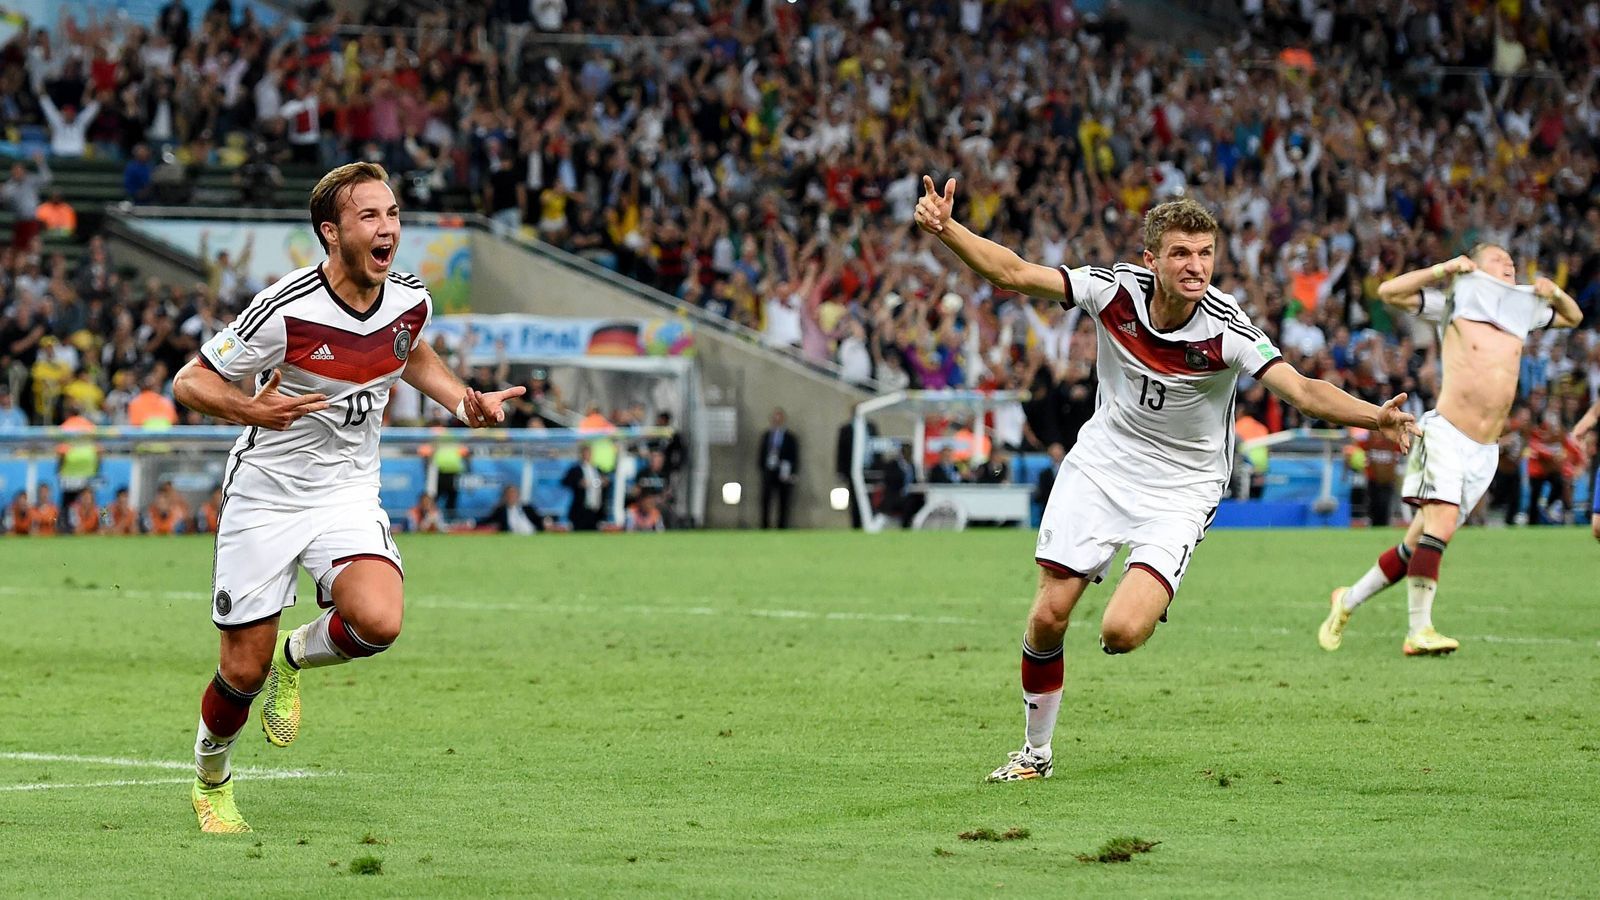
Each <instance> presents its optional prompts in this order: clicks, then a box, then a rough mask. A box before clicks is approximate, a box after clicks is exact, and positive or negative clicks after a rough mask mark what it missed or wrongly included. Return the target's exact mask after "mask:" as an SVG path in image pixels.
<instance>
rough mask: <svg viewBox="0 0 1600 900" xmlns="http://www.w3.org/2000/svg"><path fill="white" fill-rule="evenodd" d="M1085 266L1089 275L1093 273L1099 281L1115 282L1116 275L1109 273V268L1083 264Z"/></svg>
mask: <svg viewBox="0 0 1600 900" xmlns="http://www.w3.org/2000/svg"><path fill="white" fill-rule="evenodd" d="M1085 268H1086V269H1088V270H1089V274H1090V275H1093V276H1094V277H1096V278H1098V279H1100V280H1101V281H1104V282H1108V283H1115V282H1116V280H1117V279H1116V276H1114V275H1112V274H1111V270H1110V269H1107V268H1104V267H1101V266H1085Z"/></svg>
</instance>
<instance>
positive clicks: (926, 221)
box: [915, 175, 956, 234]
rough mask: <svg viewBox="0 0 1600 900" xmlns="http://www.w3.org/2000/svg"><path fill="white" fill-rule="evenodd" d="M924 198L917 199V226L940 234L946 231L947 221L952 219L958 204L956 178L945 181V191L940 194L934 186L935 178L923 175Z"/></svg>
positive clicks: (928, 231)
mask: <svg viewBox="0 0 1600 900" xmlns="http://www.w3.org/2000/svg"><path fill="white" fill-rule="evenodd" d="M922 190H923V194H922V199H920V200H918V201H917V211H916V215H915V218H916V222H917V227H919V228H921V229H922V230H923V231H926V232H927V233H929V234H938V233H940V232H941V231H944V226H945V223H946V222H949V221H950V214H951V212H952V211H953V210H954V209H955V205H956V180H955V179H954V178H952V179H950V180H949V181H946V182H945V183H944V193H943V194H940V193H939V192H938V191H937V190H935V189H934V187H933V179H932V178H930V177H928V176H927V175H924V176H922Z"/></svg>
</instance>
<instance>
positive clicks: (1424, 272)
mask: <svg viewBox="0 0 1600 900" xmlns="http://www.w3.org/2000/svg"><path fill="white" fill-rule="evenodd" d="M1440 283H1446V284H1447V290H1445V291H1441V290H1439V289H1438V288H1437V287H1435V286H1436V285H1438V284H1440ZM1378 296H1379V297H1380V298H1381V299H1382V300H1383V302H1385V303H1387V304H1389V305H1390V306H1395V307H1398V308H1400V309H1404V310H1406V311H1407V312H1411V313H1415V314H1416V315H1417V316H1419V317H1420V318H1422V319H1423V320H1424V321H1428V322H1434V323H1436V324H1437V325H1438V327H1439V330H1440V338H1439V340H1440V344H1441V354H1440V355H1441V356H1442V357H1443V361H1444V373H1443V374H1444V383H1443V385H1442V386H1441V388H1440V390H1439V402H1438V405H1437V406H1435V407H1434V409H1433V410H1431V411H1429V412H1427V413H1424V414H1423V416H1422V420H1421V421H1420V422H1419V424H1420V425H1421V426H1422V437H1421V439H1419V440H1418V441H1417V445H1416V449H1414V450H1413V451H1412V453H1411V455H1410V457H1409V458H1408V459H1407V460H1406V477H1405V485H1404V490H1403V492H1402V494H1401V496H1402V497H1403V498H1404V499H1405V501H1406V502H1407V503H1409V504H1411V505H1412V506H1416V507H1419V508H1420V509H1419V511H1418V513H1417V515H1416V516H1415V517H1414V518H1412V520H1411V527H1410V528H1408V529H1407V530H1406V536H1405V538H1404V540H1402V541H1401V542H1400V543H1399V544H1397V545H1396V546H1394V547H1391V548H1389V549H1388V550H1385V551H1384V552H1383V554H1382V555H1381V556H1379V557H1378V562H1377V564H1376V565H1374V566H1373V567H1372V568H1370V569H1368V570H1367V573H1366V574H1365V575H1362V576H1361V578H1360V579H1359V580H1358V581H1356V583H1355V584H1354V585H1352V586H1350V587H1338V588H1334V589H1333V594H1332V596H1331V598H1330V602H1329V605H1330V607H1331V609H1330V610H1329V611H1328V617H1327V618H1326V619H1324V620H1323V622H1322V627H1321V628H1320V629H1318V631H1317V643H1319V644H1321V645H1322V648H1323V649H1324V650H1337V649H1339V647H1340V645H1341V644H1342V643H1343V642H1344V628H1345V625H1346V624H1347V623H1348V622H1349V621H1350V614H1351V613H1353V612H1355V610H1356V607H1358V606H1360V605H1361V604H1362V603H1365V602H1366V601H1367V600H1368V599H1369V598H1371V597H1372V596H1373V595H1374V594H1377V593H1378V592H1379V591H1381V590H1383V589H1384V588H1386V587H1388V586H1389V585H1391V584H1395V583H1396V582H1398V581H1399V580H1400V579H1401V578H1405V579H1406V594H1407V600H1408V605H1409V608H1410V616H1409V619H1410V621H1409V624H1408V626H1407V629H1406V637H1405V640H1404V641H1402V642H1401V645H1400V649H1401V651H1402V652H1403V653H1405V655H1407V656H1439V655H1443V654H1447V653H1454V652H1455V651H1456V650H1457V649H1459V648H1460V646H1461V642H1460V641H1457V640H1456V639H1455V638H1449V637H1445V636H1444V635H1442V634H1440V633H1439V632H1438V631H1436V630H1435V629H1434V627H1433V597H1434V594H1435V593H1437V591H1438V588H1439V562H1440V560H1441V559H1442V558H1443V556H1444V551H1445V547H1446V546H1447V545H1449V543H1450V538H1451V537H1453V536H1454V535H1455V533H1456V529H1457V528H1459V527H1461V525H1463V524H1464V523H1465V522H1466V521H1467V516H1468V515H1469V514H1470V513H1471V512H1472V509H1473V507H1475V506H1477V505H1478V501H1479V500H1481V499H1482V498H1483V494H1484V492H1485V491H1487V490H1488V489H1489V482H1491V481H1493V480H1494V474H1495V469H1496V466H1497V464H1498V463H1499V459H1500V451H1499V446H1498V442H1499V440H1500V432H1501V431H1502V430H1503V429H1504V428H1505V424H1506V417H1507V416H1508V415H1510V413H1511V404H1512V402H1513V401H1515V400H1516V399H1517V378H1518V376H1519V374H1520V373H1521V367H1522V347H1523V344H1524V343H1526V342H1527V339H1528V333H1529V332H1531V331H1533V330H1534V329H1537V328H1547V327H1550V326H1552V325H1553V326H1556V327H1558V328H1571V327H1573V326H1574V325H1577V324H1578V323H1579V322H1580V321H1582V320H1583V313H1582V312H1581V311H1580V310H1579V309H1578V304H1577V303H1575V302H1573V300H1572V298H1571V297H1569V296H1567V294H1566V292H1565V291H1563V290H1561V289H1560V288H1558V287H1556V285H1555V283H1554V282H1552V281H1551V280H1550V279H1548V278H1540V279H1538V280H1537V281H1535V282H1534V283H1533V285H1532V286H1531V287H1529V286H1520V287H1519V286H1518V285H1517V266H1516V263H1515V261H1513V260H1512V259H1511V254H1510V253H1509V252H1507V251H1506V249H1505V248H1504V247H1501V246H1499V245H1497V244H1479V245H1478V246H1477V247H1474V248H1473V250H1472V252H1471V253H1469V254H1467V255H1466V256H1458V257H1456V258H1455V259H1452V260H1450V261H1448V262H1442V263H1438V264H1436V265H1433V266H1431V267H1429V268H1426V269H1418V270H1416V271H1415V272H1406V273H1405V274H1403V275H1396V276H1395V277H1394V278H1391V279H1389V280H1388V281H1385V282H1384V283H1383V284H1381V285H1379V286H1378Z"/></svg>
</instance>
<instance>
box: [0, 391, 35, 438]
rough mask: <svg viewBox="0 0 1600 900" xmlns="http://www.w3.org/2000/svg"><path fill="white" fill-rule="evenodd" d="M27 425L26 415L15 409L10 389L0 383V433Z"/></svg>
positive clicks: (18, 429)
mask: <svg viewBox="0 0 1600 900" xmlns="http://www.w3.org/2000/svg"><path fill="white" fill-rule="evenodd" d="M27 427H28V417H27V416H25V415H23V414H22V410H20V409H17V404H16V401H14V400H12V399H11V391H10V390H9V389H8V388H6V387H4V386H3V385H0V434H4V433H6V432H8V431H20V430H21V429H23V428H27Z"/></svg>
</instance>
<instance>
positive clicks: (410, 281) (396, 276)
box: [389, 272, 426, 288]
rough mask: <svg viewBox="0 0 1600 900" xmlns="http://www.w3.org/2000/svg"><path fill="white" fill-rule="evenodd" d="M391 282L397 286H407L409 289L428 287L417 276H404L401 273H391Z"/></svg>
mask: <svg viewBox="0 0 1600 900" xmlns="http://www.w3.org/2000/svg"><path fill="white" fill-rule="evenodd" d="M389 280H390V281H392V282H394V283H395V284H403V285H405V286H407V287H414V288H424V287H426V285H424V284H423V283H422V279H420V278H418V277H417V276H415V275H406V274H402V273H399V272H390V273H389Z"/></svg>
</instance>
